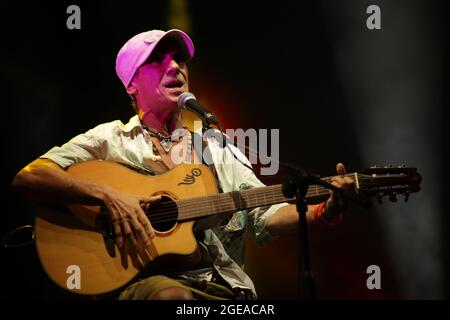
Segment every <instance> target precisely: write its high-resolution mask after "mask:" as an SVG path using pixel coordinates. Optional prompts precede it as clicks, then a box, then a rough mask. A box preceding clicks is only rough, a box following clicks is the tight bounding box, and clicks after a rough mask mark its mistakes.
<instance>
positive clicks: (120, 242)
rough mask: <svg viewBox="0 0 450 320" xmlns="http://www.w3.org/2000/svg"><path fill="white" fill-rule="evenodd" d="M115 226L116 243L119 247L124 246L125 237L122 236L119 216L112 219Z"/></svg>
mask: <svg viewBox="0 0 450 320" xmlns="http://www.w3.org/2000/svg"><path fill="white" fill-rule="evenodd" d="M112 223H113V227H114V236H115V238H116V243H117V246H118V247H119V248H122V247H123V237H122V229H121V227H120V221H119V219H117V218H113V219H112Z"/></svg>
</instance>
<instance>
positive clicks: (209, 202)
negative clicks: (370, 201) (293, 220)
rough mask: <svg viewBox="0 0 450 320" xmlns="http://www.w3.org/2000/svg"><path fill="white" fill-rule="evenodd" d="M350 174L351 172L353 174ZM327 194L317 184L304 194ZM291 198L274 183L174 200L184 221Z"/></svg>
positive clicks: (315, 197) (314, 197) (313, 198)
mask: <svg viewBox="0 0 450 320" xmlns="http://www.w3.org/2000/svg"><path fill="white" fill-rule="evenodd" d="M351 175H352V176H353V174H351ZM331 178H332V177H326V178H322V180H325V181H328V182H330V180H331ZM329 195H330V193H329V190H328V189H326V188H324V187H322V186H319V185H311V186H309V188H308V191H307V193H306V196H305V198H306V201H307V203H309V204H313V203H318V202H320V201H324V200H326V199H327V198H328V197H329ZM293 200H294V198H288V197H285V196H284V195H283V192H282V185H281V184H276V185H272V186H267V187H260V188H253V189H247V190H242V191H234V192H227V193H221V194H216V195H211V196H207V197H196V198H190V199H183V200H178V201H176V204H177V206H178V210H179V211H178V212H179V216H178V220H179V221H186V220H193V219H197V218H202V217H206V216H210V215H214V214H221V213H228V212H236V211H240V210H245V209H253V208H257V207H262V206H269V205H273V204H277V203H282V202H291V201H293Z"/></svg>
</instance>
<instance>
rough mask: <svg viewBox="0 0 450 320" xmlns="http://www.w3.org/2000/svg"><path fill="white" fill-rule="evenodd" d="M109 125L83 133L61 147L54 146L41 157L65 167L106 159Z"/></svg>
mask: <svg viewBox="0 0 450 320" xmlns="http://www.w3.org/2000/svg"><path fill="white" fill-rule="evenodd" d="M108 125H109V124H102V125H99V126H97V127H95V128H94V129H91V130H89V131H87V132H85V133H82V134H80V135H78V136H76V137H74V138H72V139H71V140H70V141H68V142H67V143H65V144H63V145H62V146H60V147H53V148H52V149H50V150H49V151H47V152H46V153H45V154H43V155H41V156H40V157H39V158H41V159H50V160H52V161H54V162H55V163H57V164H58V165H59V166H60V167H62V168H63V169H66V168H68V167H70V166H71V165H73V164H76V163H79V162H84V161H89V160H100V159H105V157H106V151H107V148H108V146H107V138H106V134H105V133H106V131H107V129H108V128H107V127H108Z"/></svg>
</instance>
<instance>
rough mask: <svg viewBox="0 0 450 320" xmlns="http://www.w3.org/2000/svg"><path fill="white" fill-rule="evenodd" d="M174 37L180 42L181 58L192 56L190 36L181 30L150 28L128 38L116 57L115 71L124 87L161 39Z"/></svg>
mask: <svg viewBox="0 0 450 320" xmlns="http://www.w3.org/2000/svg"><path fill="white" fill-rule="evenodd" d="M167 38H170V39H174V40H175V41H176V42H178V43H179V44H180V49H181V54H182V58H183V59H184V62H188V61H189V60H191V59H192V57H193V56H194V44H193V43H192V40H191V38H189V36H188V35H187V34H186V33H184V32H183V31H181V30H178V29H171V30H169V31H162V30H151V31H147V32H142V33H139V34H137V35H135V36H134V37H132V38H131V39H130V40H128V41H127V42H126V43H125V44H124V46H123V47H122V48H121V49H120V50H119V53H118V54H117V58H116V73H117V75H118V76H119V78H120V80H121V81H122V83H123V85H124V86H125V88H128V85H129V84H130V82H131V80H132V79H133V77H134V74H135V73H136V70H137V69H138V68H139V67H140V66H141V65H142V64H143V63H144V62H145V61H146V60H147V59H148V57H150V54H151V53H152V52H153V49H155V48H156V46H157V45H158V43H159V42H160V41H161V40H162V39H167Z"/></svg>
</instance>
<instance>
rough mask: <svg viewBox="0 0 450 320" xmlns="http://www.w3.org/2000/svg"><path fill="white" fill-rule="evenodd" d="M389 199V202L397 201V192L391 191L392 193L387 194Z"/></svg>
mask: <svg viewBox="0 0 450 320" xmlns="http://www.w3.org/2000/svg"><path fill="white" fill-rule="evenodd" d="M389 200H390V201H391V202H397V192H392V193H391V194H390V195H389Z"/></svg>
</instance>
